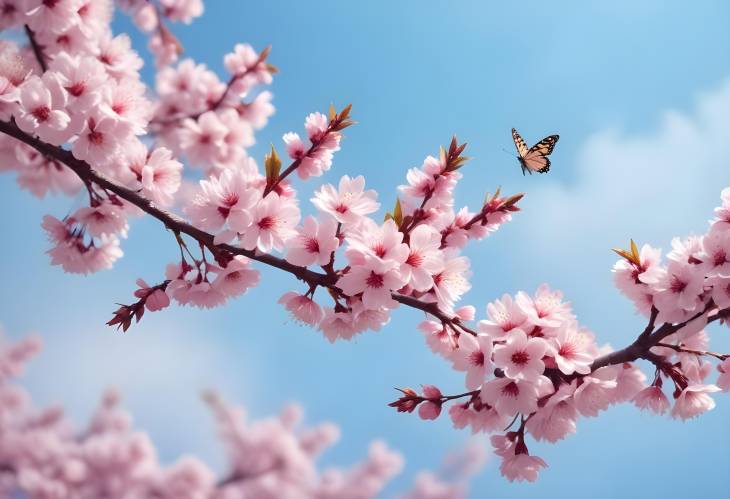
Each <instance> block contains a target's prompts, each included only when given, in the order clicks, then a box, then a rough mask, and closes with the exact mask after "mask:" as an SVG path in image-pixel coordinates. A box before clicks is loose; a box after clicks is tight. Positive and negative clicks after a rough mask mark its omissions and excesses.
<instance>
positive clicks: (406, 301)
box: [393, 293, 477, 336]
mask: <svg viewBox="0 0 730 499" xmlns="http://www.w3.org/2000/svg"><path fill="white" fill-rule="evenodd" d="M393 299H394V300H395V301H397V302H399V303H402V304H403V305H406V306H408V307H411V308H416V309H418V310H423V311H424V312H426V313H427V314H431V315H433V316H434V317H436V318H437V319H438V320H440V321H441V323H442V324H444V325H448V326H451V327H453V326H455V327H458V328H459V329H461V330H463V331H464V332H466V333H469V334H471V335H472V336H476V335H477V332H476V331H474V330H473V329H471V328H469V327H467V326H466V325H464V323H463V322H462V321H461V319H459V317H451V316H449V315H447V314H446V313H444V312H443V311H442V310H441V309H439V307H438V304H436V302H423V301H421V300H419V299H417V298H413V297H411V296H405V295H400V294H397V293H393ZM457 332H458V331H457Z"/></svg>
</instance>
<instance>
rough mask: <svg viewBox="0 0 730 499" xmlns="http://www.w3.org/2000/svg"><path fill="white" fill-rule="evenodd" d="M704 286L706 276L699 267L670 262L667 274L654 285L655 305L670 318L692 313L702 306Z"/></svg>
mask: <svg viewBox="0 0 730 499" xmlns="http://www.w3.org/2000/svg"><path fill="white" fill-rule="evenodd" d="M703 285H704V274H703V272H702V269H701V268H698V266H697V265H693V264H690V263H677V262H670V264H669V265H668V267H667V271H666V273H664V275H663V276H662V277H661V278H660V279H659V280H658V281H657V283H656V284H654V289H656V293H655V294H654V303H655V305H656V307H657V308H658V309H659V311H660V312H663V313H665V314H667V315H668V317H674V316H676V315H677V313H680V314H681V313H682V312H692V311H694V310H696V309H697V308H698V307H699V306H700V294H701V293H702V291H703Z"/></svg>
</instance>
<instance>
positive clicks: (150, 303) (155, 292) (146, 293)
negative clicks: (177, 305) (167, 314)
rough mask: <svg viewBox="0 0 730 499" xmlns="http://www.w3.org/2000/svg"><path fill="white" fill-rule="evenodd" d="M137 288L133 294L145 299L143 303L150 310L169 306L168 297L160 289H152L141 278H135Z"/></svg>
mask: <svg viewBox="0 0 730 499" xmlns="http://www.w3.org/2000/svg"><path fill="white" fill-rule="evenodd" d="M137 286H139V289H138V290H136V291H135V292H134V296H136V297H137V298H142V299H144V300H145V302H144V305H145V308H146V309H147V310H149V311H150V312H157V311H159V310H162V309H163V308H167V307H169V306H170V297H169V296H167V293H165V292H164V291H163V290H162V289H159V288H157V289H153V288H151V287H150V286H149V284H147V283H146V282H145V281H144V280H143V279H137Z"/></svg>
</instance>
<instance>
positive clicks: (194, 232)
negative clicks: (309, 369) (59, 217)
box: [0, 121, 475, 334]
mask: <svg viewBox="0 0 730 499" xmlns="http://www.w3.org/2000/svg"><path fill="white" fill-rule="evenodd" d="M0 132H2V133H5V134H6V135H9V136H11V137H13V138H15V139H17V140H19V141H21V142H24V143H25V144H27V145H29V146H31V147H32V148H34V149H35V150H37V151H38V152H40V153H41V154H44V155H45V156H48V157H50V158H54V159H55V160H57V161H58V162H60V163H61V164H63V165H66V166H67V167H68V168H70V169H71V170H72V171H73V172H74V173H76V175H78V177H79V178H80V179H81V180H82V181H83V182H84V183H87V184H88V183H93V184H95V185H97V186H99V187H101V188H102V189H106V190H107V191H109V192H112V193H114V194H116V195H117V196H119V197H120V198H122V199H124V200H125V201H127V202H129V203H131V204H133V205H135V206H136V207H137V208H139V209H141V210H142V211H144V212H145V213H147V214H148V215H151V216H152V217H154V218H156V219H157V220H159V221H160V222H162V223H163V224H164V225H165V227H167V228H168V229H170V230H171V231H173V232H175V233H176V234H180V233H182V234H186V235H188V236H190V237H192V238H193V239H195V240H197V241H199V242H200V243H201V244H202V245H204V246H205V247H206V248H208V249H209V250H210V251H211V253H213V254H214V255H216V254H219V253H220V252H221V251H223V252H227V253H230V254H233V255H243V256H245V257H247V258H250V259H252V260H256V261H258V262H261V263H264V264H266V265H270V266H272V267H276V268H278V269H280V270H283V271H285V272H289V273H290V274H292V275H293V276H295V277H296V278H297V279H299V280H302V281H304V282H306V283H308V284H309V285H310V286H315V287H316V286H321V287H325V288H329V289H332V290H333V291H334V292H335V293H337V294H338V295H339V294H341V291H340V290H339V289H338V288H337V287H336V284H337V279H338V276H337V274H335V273H320V272H315V271H313V270H310V269H308V268H306V267H300V266H298V265H294V264H292V263H289V262H287V261H286V260H284V259H283V258H279V257H276V256H274V255H269V254H265V253H264V254H262V253H259V252H257V251H251V250H246V249H243V248H238V247H236V246H232V245H230V244H217V245H216V244H215V243H214V237H215V236H213V234H210V233H208V232H205V231H204V230H201V229H199V228H197V227H195V226H194V225H192V224H190V223H188V222H186V221H185V220H183V219H182V218H181V217H180V216H178V215H176V214H174V213H171V212H169V211H166V210H164V209H162V208H160V207H158V206H157V205H156V204H155V203H153V202H152V201H150V200H149V199H147V198H145V197H144V196H142V195H140V194H139V193H138V192H136V191H134V190H132V189H129V188H127V187H124V186H122V185H119V184H118V183H116V182H115V181H114V180H112V179H110V178H108V177H107V176H105V175H104V174H102V173H100V172H97V171H96V170H94V169H93V168H91V166H90V165H89V164H88V163H86V162H85V161H81V160H79V159H76V158H74V156H73V154H71V152H70V151H67V150H66V149H63V148H62V147H57V146H52V145H50V144H47V143H45V142H43V141H42V140H39V139H38V138H36V137H33V136H31V135H29V134H27V133H25V132H23V131H22V130H21V129H20V128H18V126H17V125H16V124H15V123H14V122H12V121H11V122H6V121H0ZM392 297H393V299H394V300H396V301H399V302H400V303H403V304H404V305H407V306H409V307H413V308H417V309H419V310H423V311H424V312H427V313H429V314H431V315H433V316H435V317H437V318H439V319H440V320H442V321H445V322H447V323H454V322H455V321H456V323H458V325H459V327H460V328H462V329H464V330H466V331H470V330H469V329H468V328H467V327H466V326H464V325H463V324H461V323H460V321H458V319H454V318H452V317H449V316H448V315H447V314H445V313H444V312H442V311H441V310H439V308H438V306H437V305H436V304H435V303H431V302H422V301H420V300H418V299H416V298H412V297H409V296H404V295H400V294H398V293H393V294H392ZM472 334H475V333H472Z"/></svg>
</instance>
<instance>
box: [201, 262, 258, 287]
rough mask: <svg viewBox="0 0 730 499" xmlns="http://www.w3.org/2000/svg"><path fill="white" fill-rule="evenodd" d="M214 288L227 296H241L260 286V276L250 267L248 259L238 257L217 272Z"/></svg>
mask: <svg viewBox="0 0 730 499" xmlns="http://www.w3.org/2000/svg"><path fill="white" fill-rule="evenodd" d="M217 274H218V275H217V276H216V278H215V280H214V281H213V282H212V284H211V285H212V287H213V288H214V289H215V290H216V291H219V292H221V293H223V294H224V295H225V296H228V297H234V296H239V295H241V294H243V293H245V292H246V291H248V290H249V289H250V288H253V287H256V286H258V284H259V279H260V274H259V272H258V271H257V270H253V269H252V268H251V266H250V261H249V259H248V258H246V257H245V256H242V255H236V256H235V257H233V260H231V261H230V262H228V264H227V265H226V266H225V267H224V268H222V269H220V270H218V271H217Z"/></svg>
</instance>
